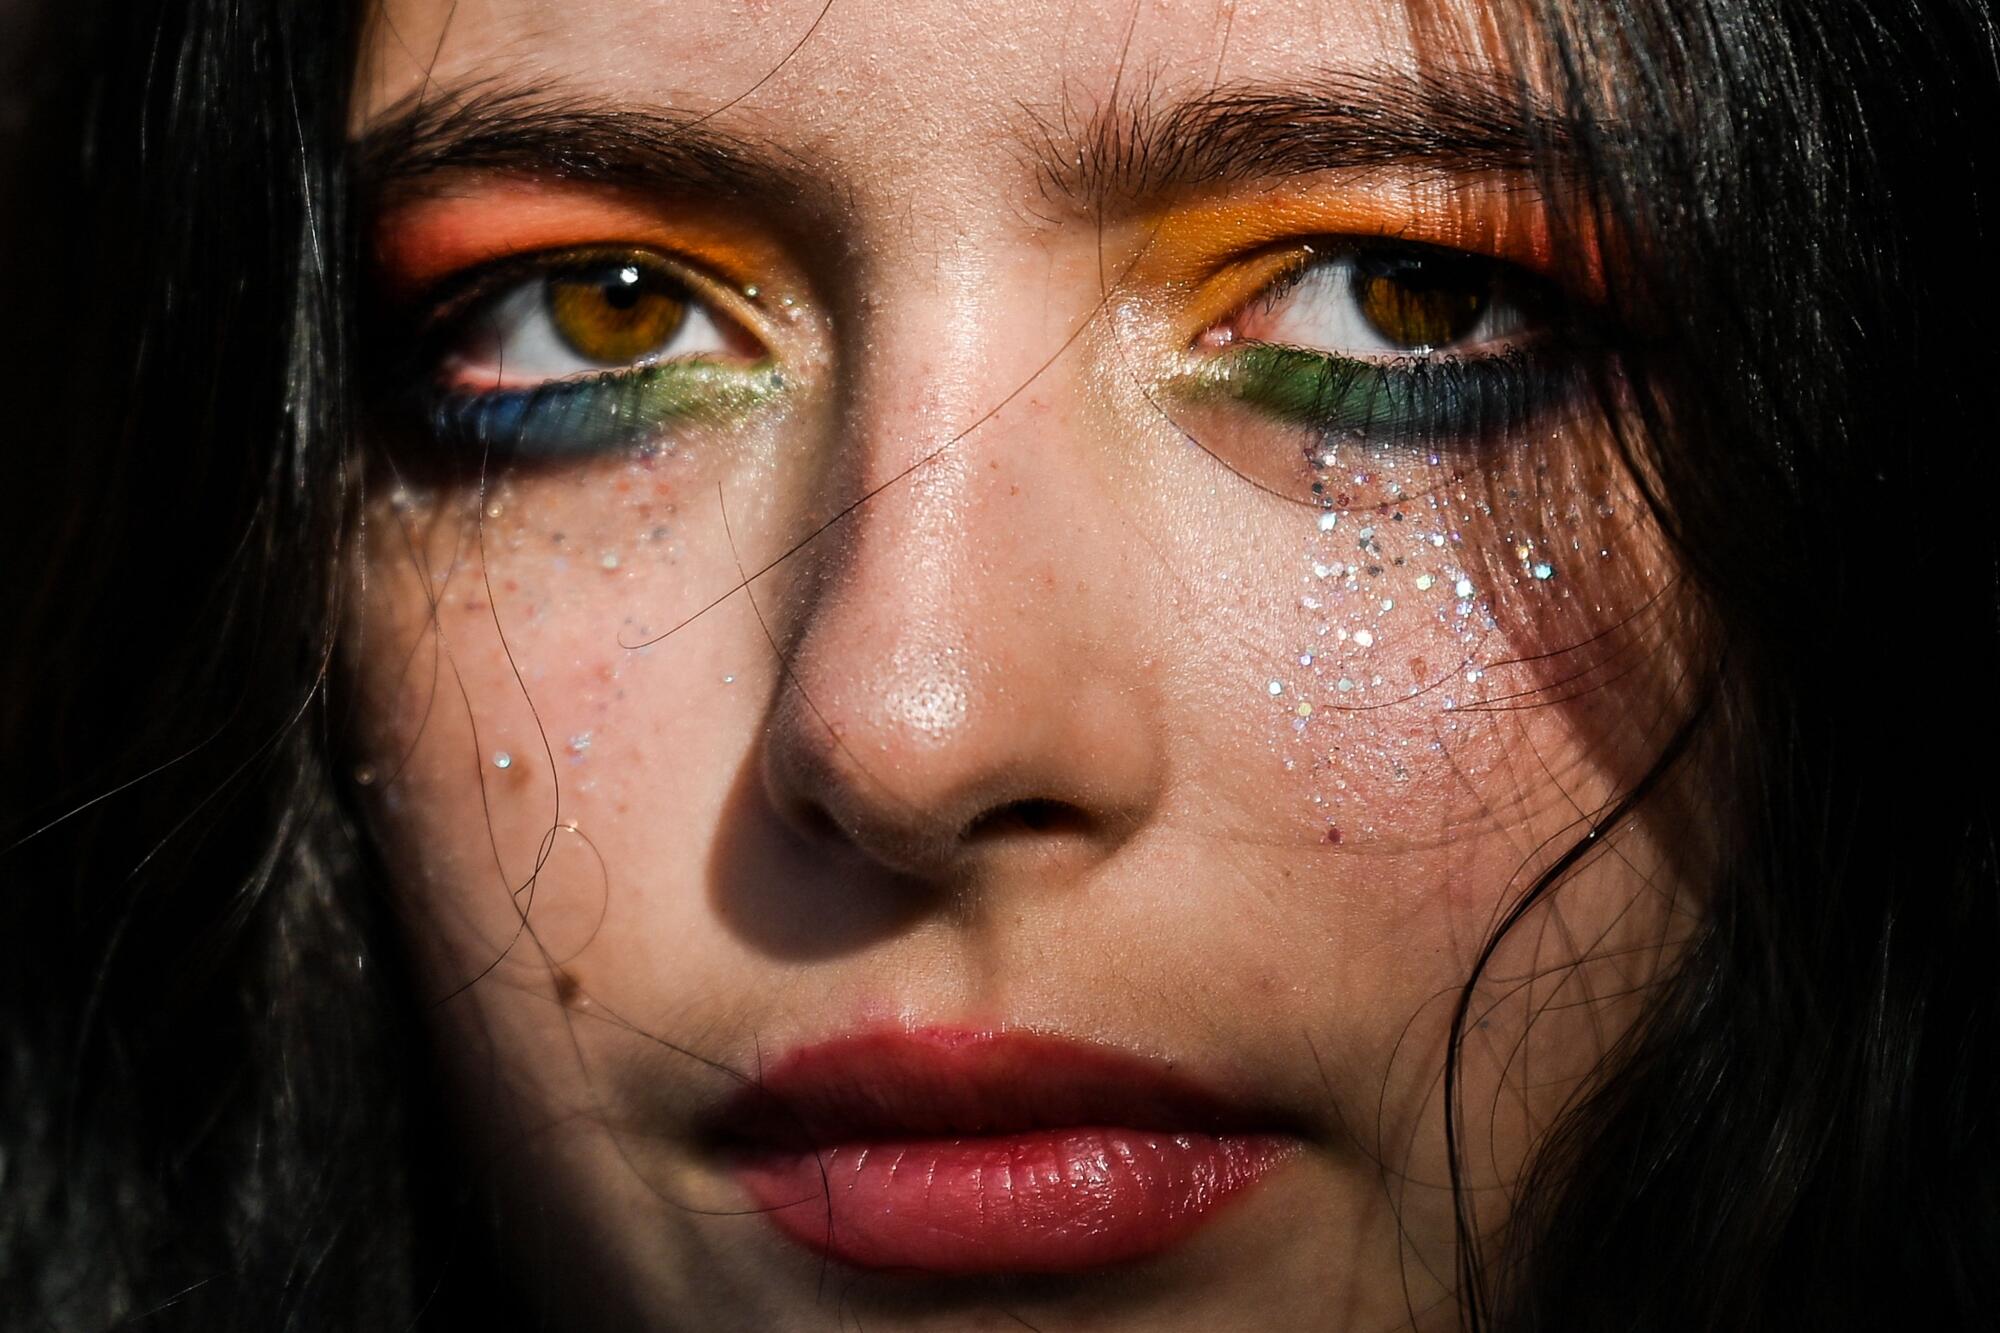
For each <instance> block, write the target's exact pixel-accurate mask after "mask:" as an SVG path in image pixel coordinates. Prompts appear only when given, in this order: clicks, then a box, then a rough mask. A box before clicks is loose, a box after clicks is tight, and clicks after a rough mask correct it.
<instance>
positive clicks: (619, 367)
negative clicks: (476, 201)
mask: <svg viewBox="0 0 2000 1333" xmlns="http://www.w3.org/2000/svg"><path fill="white" fill-rule="evenodd" d="M614 270H622V271H623V272H624V273H627V274H633V275H637V276H635V278H634V285H633V288H632V290H634V291H635V292H636V291H640V290H641V288H640V285H639V278H641V277H643V279H644V280H645V281H646V282H649V283H651V284H652V286H651V287H650V288H649V289H646V291H645V295H648V296H657V297H661V298H663V299H666V300H668V301H670V302H676V303H679V304H680V305H682V306H684V307H685V309H686V312H692V317H698V318H699V319H700V320H703V321H706V322H709V324H710V326H711V330H712V331H719V332H720V333H721V334H722V336H724V337H734V338H735V339H736V340H737V341H739V342H741V343H745V344H750V345H753V346H754V349H755V352H756V353H757V355H756V356H755V357H754V359H753V358H752V357H751V356H750V355H749V350H748V348H739V349H737V350H738V352H739V353H740V354H739V355H736V356H734V357H726V356H717V355H713V354H709V353H698V354H696V355H693V356H680V357H659V358H657V359H655V358H654V354H653V352H652V351H647V352H642V353H639V354H638V355H636V356H634V357H633V358H632V359H631V360H629V361H625V360H623V358H610V359H602V360H599V361H597V362H596V364H597V365H598V366H599V368H598V369H596V370H594V371H586V372H580V373H569V374H561V375H550V376H546V377H543V378H539V379H535V380H532V381H530V382H527V383H524V384H521V385H505V384H501V383H498V382H497V376H498V375H499V374H500V373H502V370H501V368H502V367H503V366H504V359H502V360H500V361H496V363H495V367H494V370H493V372H492V373H493V374H494V375H495V376H496V382H495V384H494V385H493V386H492V387H488V388H474V389H466V388H458V387H453V386H450V385H448V384H446V383H445V375H446V372H447V369H448V368H450V367H453V366H454V365H456V366H457V367H459V368H463V366H464V364H465V362H466V359H467V358H466V354H465V350H464V349H465V348H466V346H467V345H468V344H469V343H470V342H471V341H472V340H473V339H474V338H475V337H477V336H480V335H481V334H482V332H483V334H484V335H485V336H487V337H489V338H491V339H494V340H495V341H503V340H504V339H505V338H506V337H508V336H509V335H510V333H518V332H519V328H518V326H517V327H515V328H513V329H511V330H510V329H505V328H501V327H499V326H497V325H493V326H489V327H487V328H485V329H484V330H482V329H481V322H482V321H495V320H498V319H500V318H502V317H503V316H505V315H507V314H508V313H509V308H510V307H513V310H512V312H511V313H512V314H513V316H515V317H516V318H517V320H518V319H519V317H520V316H523V315H526V317H527V318H529V319H539V320H541V321H542V322H544V323H549V324H550V325H551V330H552V333H553V336H554V338H555V340H557V341H560V342H562V343H564V344H567V345H568V346H569V349H570V355H571V357H572V359H574V360H576V361H577V362H578V364H579V366H582V367H588V366H589V365H591V364H592V358H591V357H589V355H588V354H587V353H585V352H583V351H582V350H581V349H578V348H576V347H575V345H574V344H573V343H571V342H570V339H569V336H568V335H567V334H564V333H562V332H561V331H560V330H558V329H554V321H556V320H558V319H559V318H560V316H559V314H558V312H557V311H556V309H555V306H554V301H553V296H552V293H553V292H554V291H555V290H556V289H557V287H558V286H559V285H561V284H562V283H563V282H564V281H565V275H568V277H569V279H570V280H571V281H572V282H573V283H578V284H582V285H584V286H585V287H586V288H587V286H588V280H589V279H591V278H593V277H595V278H602V277H603V275H605V274H607V273H610V272H612V271H614ZM720 291H721V287H720V284H717V283H715V282H713V281H712V280H710V279H707V278H706V277H705V276H704V275H701V274H700V273H699V272H698V270H694V269H692V268H690V267H689V266H687V265H685V264H681V263H679V262H677V261H674V260H671V259H669V258H667V257H665V256H663V255H660V254H658V253H657V252H654V251H648V250H640V249H635V248H607V247H591V248H584V249H570V250H563V251H552V252H540V253H535V254H530V255H523V256H512V257H509V258H507V259H504V260H500V261H498V262H497V263H494V264H491V265H488V266H485V267H482V268H479V269H475V270H473V271H471V272H470V273H467V274H464V275H461V276H459V277H457V278H455V279H452V280H449V281H448V282H447V283H446V284H445V286H444V289H443V290H442V291H439V292H435V293H433V294H432V295H431V296H430V297H429V299H428V300H427V301H425V302H421V303H419V305H420V306H423V305H427V306H428V307H429V310H430V313H429V315H428V316H425V317H422V318H420V321H419V322H420V326H421V331H420V332H419V334H418V335H417V337H416V339H415V341H414V344H413V345H412V347H411V350H410V352H409V354H408V355H407V356H406V357H405V358H403V360H402V362H401V367H400V369H399V370H398V371H397V372H396V373H395V374H394V376H393V378H394V379H395V380H396V381H398V382H399V383H400V385H401V391H400V395H399V396H401V397H402V398H403V399H404V400H405V401H408V402H411V403H413V406H414V408H415V415H416V417H417V419H418V422H419V424H420V427H421V429H422V430H423V432H424V433H425V434H426V435H427V436H428V437H429V439H430V440H431V441H432V442H434V443H435V444H436V445H437V446H438V447H439V448H440V449H441V450H443V451H444V452H445V454H446V455H447V457H450V456H459V457H464V456H475V455H476V456H479V457H495V458H503V459H513V460H524V461H565V460H571V459H582V458H589V457H595V456H599V455H602V454H604V453H606V452H608V451H611V450H615V449H619V448H629V447H639V448H644V449H652V448H659V447H662V446H663V444H664V443H666V442H667V441H668V440H669V437H670V436H671V433H672V431H673V430H674V429H675V428H677V427H683V426H690V425H700V424H708V423H712V422H717V421H722V420H727V419H730V418H733V417H735V416H737V415H739V414H741V413H742V412H745V411H748V410H749V409H751V408H753V407H755V406H757V405H758V404H760V403H762V402H764V401H766V400H767V399H769V398H770V397H772V396H773V395H774V394H776V393H777V392H778V391H779V390H781V389H782V388H783V387H784V379H783V375H782V373H781V372H780V370H779V368H778V367H777V366H776V365H775V364H774V363H773V361H772V360H771V358H770V355H769V353H768V351H767V350H766V349H765V347H764V344H763V340H762V339H761V338H759V337H758V336H757V335H756V334H755V333H754V332H752V331H751V330H750V328H749V321H748V320H747V319H744V318H742V317H739V316H737V315H736V314H735V313H734V312H732V311H731V310H729V309H728V308H726V302H725V301H724V300H723V298H722V297H721V296H720ZM642 299H643V296H642ZM690 317H691V315H690V314H689V313H683V315H682V316H681V319H680V321H679V322H676V323H675V324H674V325H673V326H672V327H671V328H670V329H669V330H668V331H667V334H666V341H663V342H662V343H661V344H660V346H662V347H664V346H666V345H668V344H669V343H670V342H671V341H672V340H673V339H674V338H675V337H677V336H678V334H679V332H680V330H681V328H682V327H683V326H684V324H685V322H686V321H687V320H688V319H689V318H690ZM542 340H543V341H544V342H547V343H549V344H550V346H554V345H555V343H554V342H551V340H550V334H544V335H543V339H542Z"/></svg>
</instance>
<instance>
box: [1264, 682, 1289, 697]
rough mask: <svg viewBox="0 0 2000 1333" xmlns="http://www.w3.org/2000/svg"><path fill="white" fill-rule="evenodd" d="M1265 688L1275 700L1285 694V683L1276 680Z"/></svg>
mask: <svg viewBox="0 0 2000 1333" xmlns="http://www.w3.org/2000/svg"><path fill="white" fill-rule="evenodd" d="M1264 688H1265V689H1267V690H1269V691H1270V692H1271V697H1272V698H1273V699H1275V698H1277V697H1278V696H1279V695H1281V694H1283V693H1284V692H1285V682H1283V681H1281V680H1274V681H1272V682H1271V683H1270V684H1269V685H1266V686H1265V687H1264Z"/></svg>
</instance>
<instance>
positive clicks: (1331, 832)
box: [1326, 824, 1341, 847]
mask: <svg viewBox="0 0 2000 1333" xmlns="http://www.w3.org/2000/svg"><path fill="white" fill-rule="evenodd" d="M1340 844H1341V832H1340V830H1339V829H1338V828H1335V827H1334V826H1332V825H1330V824H1329V825H1328V826H1327V830H1326V845H1327V846H1329V847H1338V846H1340Z"/></svg>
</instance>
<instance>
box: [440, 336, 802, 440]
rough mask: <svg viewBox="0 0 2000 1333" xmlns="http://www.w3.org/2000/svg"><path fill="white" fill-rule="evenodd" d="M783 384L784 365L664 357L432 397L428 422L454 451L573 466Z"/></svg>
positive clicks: (743, 404) (746, 403)
mask: <svg viewBox="0 0 2000 1333" xmlns="http://www.w3.org/2000/svg"><path fill="white" fill-rule="evenodd" d="M782 387H783V377H782V376H781V375H780V374H779V372H778V370H777V368H776V367H775V366H772V365H770V364H769V363H763V364H759V365H755V366H747V367H744V366H730V365H722V364H718V363H716V362H711V361H699V360H685V361H663V362H660V363H658V364H655V365H650V366H643V367H640V368H638V369H635V370H618V371H610V372H606V373H605V374H602V375H592V376H588V377H585V378H581V379H566V380H552V381H549V382H547V383H544V384H537V385H531V386H528V387H526V388H520V389H488V390H484V391H481V392H478V393H464V392H444V393H439V392H437V391H435V390H433V391H431V392H429V393H427V394H426V395H425V398H426V399H427V401H426V402H425V403H424V405H423V406H424V409H425V411H424V416H425V420H426V421H427V423H428V425H429V427H430V433H431V435H432V436H433V437H434V438H435V439H436V441H437V443H438V444H439V445H440V446H442V447H443V448H445V449H448V450H454V451H464V452H468V453H469V452H474V451H476V452H478V453H480V454H481V455H482V456H489V457H495V458H518V459H531V460H566V459H578V458H587V457H591V456H594V455H597V454H602V453H605V452H608V451H610V450H614V449H619V448H629V447H632V446H636V445H644V444H649V443H657V442H658V441H659V439H660V437H661V434H662V433H663V432H664V431H666V430H667V429H669V428H671V427H674V426H679V425H688V424H702V423H708V422H713V421H718V420H721V419H724V418H728V417H733V416H735V415H737V414H738V413H740V412H742V411H745V410H747V409H749V408H751V407H754V406H756V405H757V404H759V403H761V402H764V401H765V400H767V399H768V398H770V397H771V396H772V395H773V394H774V393H776V392H777V391H778V390H779V389H780V388H782Z"/></svg>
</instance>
